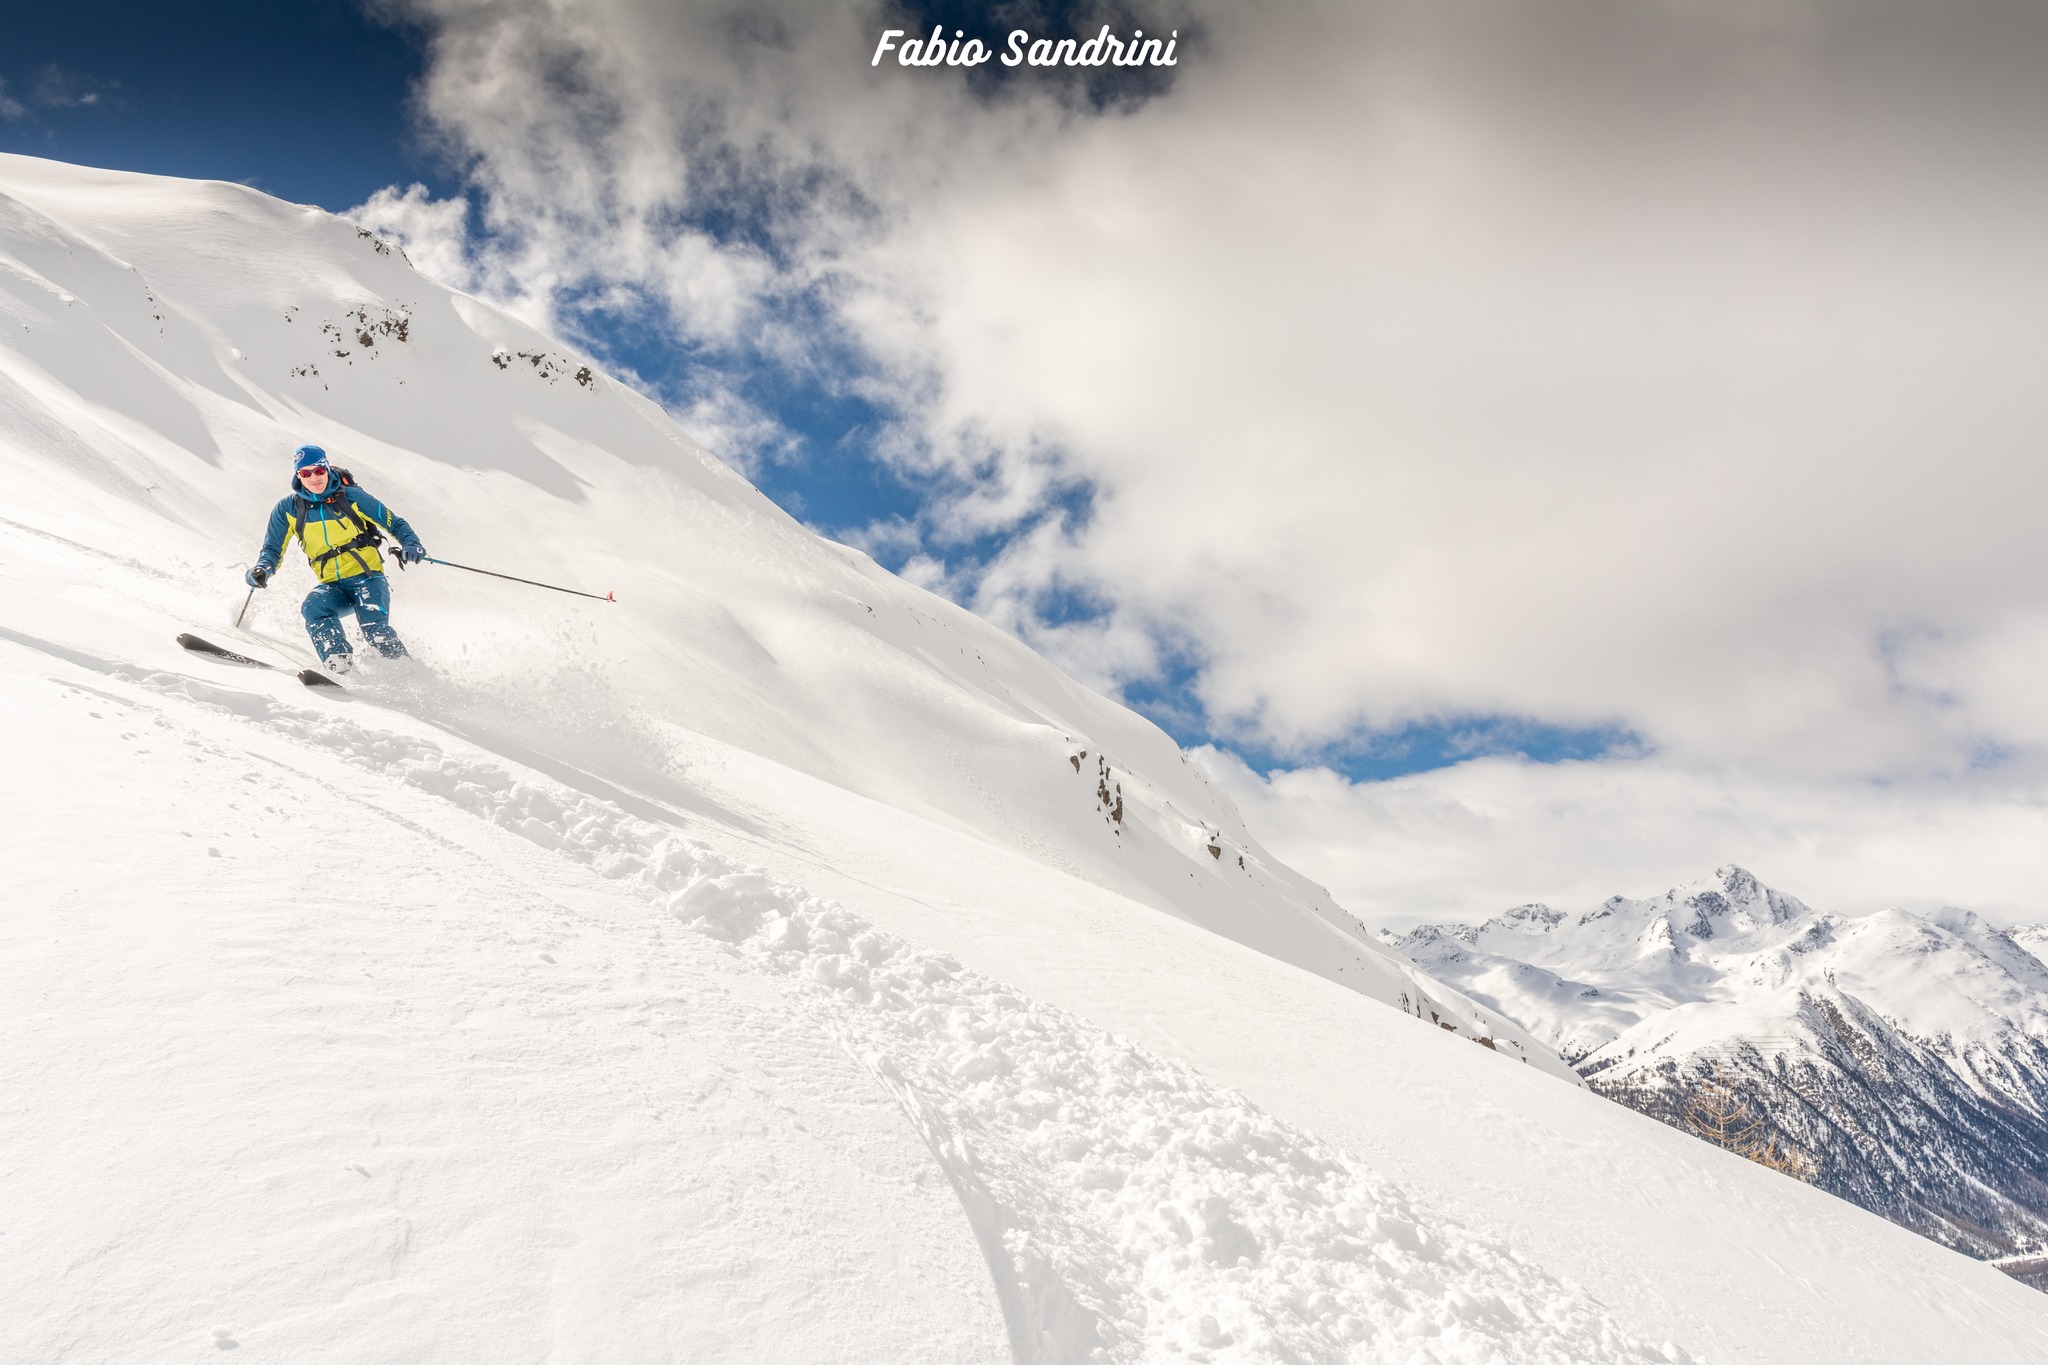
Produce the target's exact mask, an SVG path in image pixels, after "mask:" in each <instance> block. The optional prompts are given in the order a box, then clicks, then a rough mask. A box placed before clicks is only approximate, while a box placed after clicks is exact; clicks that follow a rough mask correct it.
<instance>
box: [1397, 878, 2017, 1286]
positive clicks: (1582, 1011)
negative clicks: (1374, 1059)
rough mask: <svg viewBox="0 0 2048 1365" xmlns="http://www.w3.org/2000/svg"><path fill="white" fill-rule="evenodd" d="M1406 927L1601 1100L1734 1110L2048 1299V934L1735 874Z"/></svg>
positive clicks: (1438, 970)
mask: <svg viewBox="0 0 2048 1365" xmlns="http://www.w3.org/2000/svg"><path fill="white" fill-rule="evenodd" d="M1385 937H1386V938H1387V940H1388V941H1389V942H1390V943H1391V944H1392V945H1393V946H1395V947H1397V948H1399V949H1400V950H1401V951H1403V952H1405V953H1407V954H1408V955H1409V956H1410V957H1411V958H1413V959H1414V960H1415V961H1416V963H1417V964H1418V965H1420V966H1422V967H1423V968H1425V969H1426V970H1428V971H1429V972H1430V973H1432V974H1433V975H1435V976H1436V977H1437V978H1438V979H1440V980H1442V981H1443V982H1445V983H1446V984H1448V985H1451V986H1454V987H1456V988H1458V989H1460V990H1462V991H1463V992H1464V993H1465V994H1467V995H1469V996H1471V997H1472V998H1473V999H1475V1000H1477V1001H1479V1002H1481V1003H1482V1004H1485V1005H1489V1006H1491V1007H1493V1008H1494V1009H1496V1010H1498V1011H1499V1012H1500V1013H1502V1014H1504V1015H1506V1016H1507V1017H1508V1018H1510V1019H1512V1020H1514V1021H1516V1022H1517V1023H1519V1024H1521V1025H1522V1026H1523V1028H1525V1029H1526V1030H1528V1031H1529V1032H1530V1033H1532V1034H1534V1035H1535V1036H1536V1037H1537V1038H1538V1039H1539V1040H1541V1041H1543V1042H1547V1043H1550V1044H1552V1045H1554V1046H1555V1047H1556V1048H1557V1049H1558V1051H1559V1052H1560V1053H1561V1054H1562V1055H1563V1056H1564V1058H1565V1060H1566V1061H1567V1062H1569V1063H1570V1064H1571V1065H1573V1066H1574V1067H1576V1068H1577V1069H1578V1071H1579V1074H1580V1075H1582V1076H1584V1077H1585V1078H1586V1079H1587V1081H1588V1083H1589V1084H1590V1085H1592V1087H1593V1088H1594V1089H1595V1090H1597V1091H1599V1092H1600V1093H1602V1094H1604V1095H1607V1096H1608V1097H1610V1098H1612V1099H1615V1100H1619V1101H1620V1102H1622V1103H1623V1104H1626V1105H1628V1106H1630V1107H1631V1108H1634V1109H1637V1110H1640V1111H1642V1112H1643V1113H1645V1114H1649V1115H1651V1116H1652V1117H1655V1118H1658V1119H1661V1120H1663V1121H1665V1122H1667V1123H1671V1124H1673V1125H1674V1126H1677V1127H1681V1128H1689V1129H1691V1130H1692V1131H1694V1132H1697V1133H1702V1135H1703V1136H1708V1135H1709V1134H1708V1133H1706V1132H1704V1131H1703V1130H1705V1129H1710V1128H1712V1127H1714V1125H1713V1123H1712V1122H1710V1121H1708V1120H1707V1117H1706V1116H1708V1115H1711V1114H1712V1113H1715V1112H1719V1113H1721V1114H1722V1115H1723V1116H1724V1118H1725V1116H1726V1114H1727V1112H1728V1111H1730V1110H1733V1111H1735V1112H1736V1118H1735V1120H1734V1124H1733V1126H1734V1127H1735V1128H1736V1129H1737V1130H1739V1131H1740V1132H1741V1133H1742V1134H1743V1141H1742V1143H1741V1144H1740V1145H1743V1146H1747V1147H1748V1148H1750V1153H1749V1154H1771V1155H1773V1156H1775V1157H1776V1158H1777V1163H1776V1164H1782V1165H1784V1166H1787V1167H1790V1168H1791V1169H1792V1170H1793V1171H1794V1173H1796V1174H1798V1175H1799V1176H1801V1177H1802V1178H1804V1179H1807V1180H1810V1181H1811V1182H1812V1183H1813V1184H1815V1185H1818V1186H1820V1187H1821V1188H1823V1189H1826V1190H1829V1191H1831V1192H1833V1193H1835V1194H1837V1195H1840V1196H1841V1197H1842V1198H1844V1199H1848V1200H1850V1201H1852V1202H1854V1203H1857V1204H1860V1205H1862V1206H1863V1207H1864V1208H1867V1209H1870V1210H1872V1211H1873V1212H1876V1213H1880V1214H1882V1215H1884V1216H1885V1217H1887V1218H1890V1219H1892V1220H1893V1221H1894V1222H1897V1223H1900V1224H1903V1225H1904V1226H1906V1227H1909V1228H1912V1229H1913V1230H1915V1231H1916V1232H1919V1233H1922V1234H1924V1235H1925V1236H1927V1237H1930V1238H1933V1239H1934V1240H1935V1241H1937V1242H1941V1243H1943V1244H1944V1245H1947V1246H1950V1247H1953V1248H1955V1249H1956V1250H1958V1251H1962V1252H1965V1253H1967V1254H1969V1255H1972V1256H1977V1257H1981V1258H1984V1259H1991V1260H1998V1261H2001V1262H2003V1263H2004V1264H2003V1267H2002V1268H2005V1269H2007V1271H2008V1273H2012V1274H2015V1275H2016V1276H2017V1277H2019V1278H2023V1279H2026V1280H2028V1282H2030V1283H2036V1284H2037V1286H2038V1287H2043V1288H2048V1259H2043V1253H2044V1252H2048V961H2044V958H2048V925H2029V926H2025V927H2022V928H2018V929H1999V928H1998V927H1996V926H1994V925H1992V924H1990V923H1988V922H1987V921H1985V920H1984V919H1983V918H1981V917H1980V916H1978V915H1976V914H1974V913H1972V912H1970V911H1967V910H1954V909H1947V910H1937V911H1934V912H1932V913H1928V914H1914V913H1911V912H1909V911H1905V910H1885V911H1881V912H1879V913H1877V914H1873V915H1866V916H1862V917H1849V916H1844V915H1834V914H1826V913H1823V912H1820V911H1817V910H1814V909H1812V908H1810V907H1808V906H1807V905H1805V904H1803V903H1801V902H1800V901H1798V900H1795V899H1794V898H1792V897H1791V896H1788V895H1785V894H1783V893H1782V892H1779V891H1775V890H1772V889H1771V888H1770V887H1767V886H1764V885H1763V884H1762V883H1760V882H1758V881H1757V879H1756V878H1755V877H1754V876H1752V875H1750V874H1749V873H1748V872H1746V871H1744V870H1743V869H1742V868H1739V867H1733V866H1730V867H1724V868H1721V869H1720V870H1719V871H1718V872H1716V873H1715V874H1714V875H1713V876H1711V877H1709V878H1706V879H1705V880H1703V881H1701V882H1698V883H1695V884H1693V885H1691V886H1684V887H1679V888H1677V889H1675V890H1673V891H1669V892H1667V893H1665V894H1664V895H1662V896H1659V897H1656V898H1654V899H1651V900H1628V899H1625V898H1623V897H1620V896H1616V897H1614V898H1613V899H1611V900H1608V901H1605V902H1603V903H1602V904H1600V905H1598V906H1595V907H1594V908H1593V909H1591V910H1587V911H1584V912H1583V913H1577V914H1573V913H1567V912H1564V911H1559V910H1553V909H1551V908H1549V907H1548V906H1543V905H1523V906H1518V907H1516V908H1515V909H1513V910H1510V911H1508V912H1507V913H1506V914H1504V915H1501V916H1499V917H1497V918H1495V919H1491V920H1488V921H1487V922H1486V923H1485V924H1482V925H1478V926H1476V927H1474V926H1471V925H1451V924H1441V925H1425V926H1423V927H1422V928H1419V929H1416V930H1414V931H1413V932H1411V933H1409V934H1406V935H1403V936H1399V937H1396V936H1394V935H1391V934H1390V935H1386V936H1385ZM1728 1126H1729V1125H1728V1124H1726V1123H1724V1124H1723V1125H1722V1128H1723V1129H1724V1130H1725V1129H1726V1128H1727V1127H1728ZM1723 1145H1730V1146H1736V1145H1738V1144H1737V1143H1733V1142H1725V1141H1724V1143H1723Z"/></svg>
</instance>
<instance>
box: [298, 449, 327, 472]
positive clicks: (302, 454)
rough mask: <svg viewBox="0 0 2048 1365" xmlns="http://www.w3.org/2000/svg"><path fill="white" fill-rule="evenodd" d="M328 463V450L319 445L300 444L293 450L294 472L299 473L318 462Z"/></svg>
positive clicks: (318, 463) (319, 463)
mask: <svg viewBox="0 0 2048 1365" xmlns="http://www.w3.org/2000/svg"><path fill="white" fill-rule="evenodd" d="M326 463H327V452H326V451H324V450H322V449H321V448H320V447H319V446H300V447H299V448H298V449H297V450H294V451H293V452H292V472H293V473H294V474H296V473H298V472H299V471H300V470H301V469H310V468H312V467H313V466H314V465H316V464H317V465H325V464H326Z"/></svg>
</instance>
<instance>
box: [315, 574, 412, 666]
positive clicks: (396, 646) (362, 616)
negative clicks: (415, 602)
mask: <svg viewBox="0 0 2048 1365" xmlns="http://www.w3.org/2000/svg"><path fill="white" fill-rule="evenodd" d="M350 611H353V612H354V613H355V614H356V624H357V625H358V626H360V627H362V631H363V638H364V639H365V640H368V641H369V642H370V643H371V644H373V645H375V646H376V647H377V652H378V653H379V654H382V655H383V656H384V657H385V658H387V659H399V658H403V657H405V645H404V644H403V643H402V642H401V641H400V640H399V638H398V632H397V631H394V630H393V629H391V584H390V583H389V582H388V581H387V580H386V579H385V577H384V575H383V574H380V573H359V574H355V575H353V576H351V577H348V578H338V579H336V580H335V581H334V582H332V583H322V584H321V585H320V586H319V587H317V588H315V589H313V591H311V592H309V593H307V594H306V600H305V603H304V604H303V605H302V606H301V607H300V608H299V614H300V615H302V616H304V617H305V618H306V634H308V635H310V636H312V637H313V648H315V649H317V650H319V651H320V657H321V659H322V660H326V659H331V658H333V657H334V656H335V655H337V654H348V653H352V652H353V651H352V650H351V649H350V648H349V643H348V636H347V635H345V634H343V633H342V629H341V618H342V616H343V615H344V614H345V613H347V612H350Z"/></svg>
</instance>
